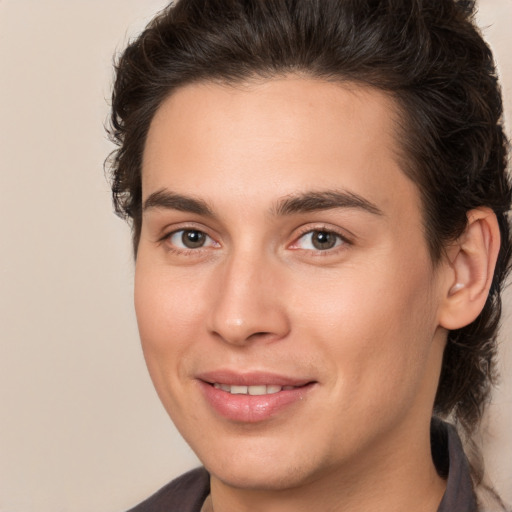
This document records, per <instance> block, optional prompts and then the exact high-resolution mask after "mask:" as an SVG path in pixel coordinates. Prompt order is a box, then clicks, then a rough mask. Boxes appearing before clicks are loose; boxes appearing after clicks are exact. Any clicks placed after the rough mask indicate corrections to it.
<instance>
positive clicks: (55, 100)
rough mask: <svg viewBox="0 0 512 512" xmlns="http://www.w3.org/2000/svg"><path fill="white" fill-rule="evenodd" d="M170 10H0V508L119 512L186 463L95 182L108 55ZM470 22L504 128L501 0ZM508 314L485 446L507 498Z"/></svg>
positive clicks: (129, 269)
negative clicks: (494, 76)
mask: <svg viewBox="0 0 512 512" xmlns="http://www.w3.org/2000/svg"><path fill="white" fill-rule="evenodd" d="M165 3H166V2H165V1H162V0H160V1H157V0H0V236H1V239H0V240H1V241H0V329H1V330H0V332H1V338H0V512H36V511H37V512H90V511H92V510H94V511H96V512H107V511H122V510H125V509H127V508H128V507H129V506H132V505H134V504H135V503H137V502H138V501H140V500H142V499H143V498H145V497H146V496H148V495H149V494H150V493H152V492H153V491H154V490H156V489H157V488H158V487H159V486H161V485H163V484H164V483H166V482H167V481H169V480H170V479H171V478H173V477H174V476H176V475H178V474H179V473H181V472H183V471H184V470H185V469H188V468H190V467H192V466H194V465H195V464H196V463H197V462H196V459H195V457H194V455H193V454H192V453H191V451H190V449H189V448H188V447H187V446H186V445H185V443H184V442H183V441H182V440H181V438H180V437H179V435H178V434H177V433H176V431H175V429H174V427H173V426H172V424H171V422H170V420H169V419H168V418H167V416H166V414H165V412H164V410H163V408H162V407H161V405H160V403H159V402H158V399H157V397H156V393H155V392H154V390H153V388H152V385H151V383H150V380H149V377H148V376H147V372H146V368H145V365H144V361H143V357H142V352H141V350H140V347H139V341H138V333H137V327H136V322H135V316H134V312H133V305H132V286H133V262H132V257H131V252H130V251H131V247H130V236H129V230H128V228H127V227H126V226H125V224H124V223H123V222H122V221H121V220H119V219H117V218H116V217H115V216H114V215H113V214H112V208H111V204H110V194H109V187H108V184H107V182H106V180H105V178H104V174H103V160H104V159H105V157H106V156H107V154H108V153H109V152H110V151H111V150H112V149H113V148H112V146H111V145H110V143H109V142H108V141H107V140H106V136H105V133H104V130H103V123H104V121H105V119H106V117H107V115H108V98H109V96H110V83H111V78H112V57H113V55H114V53H115V52H116V50H119V49H122V48H123V47H124V45H125V44H126V42H127V40H128V38H129V37H131V36H133V35H135V34H136V33H137V32H138V31H139V30H140V29H141V28H142V27H143V26H144V24H145V22H147V21H148V19H149V17H150V16H151V15H152V14H153V13H155V12H156V11H157V10H159V9H160V8H161V7H163V6H164V4H165ZM479 19H480V23H481V25H482V26H483V27H484V33H485V34H486V36H487V37H488V39H490V40H491V42H492V44H493V46H494V48H495V52H496V56H497V60H498V63H499V66H500V71H501V74H502V78H503V86H504V94H505V97H506V105H507V116H508V119H509V123H510V122H512V104H511V101H512V53H511V52H510V48H512V40H511V36H510V31H509V27H510V24H511V22H512V0H485V1H484V0H482V5H481V14H480V17H479ZM485 27H486V28H485ZM511 311H512V300H510V299H509V300H508V303H507V305H506V316H507V317H508V319H507V320H506V324H505V327H504V330H503V334H502V340H503V342H502V354H501V357H502V365H503V368H504V377H503V382H502V385H501V389H500V390H499V392H498V393H497V394H496V395H495V398H494V405H493V406H492V407H491V409H490V412H489V415H488V421H486V424H485V425H486V435H485V438H484V441H485V451H486V456H487V459H488V467H489V471H490V474H491V475H492V476H493V478H494V480H495V482H496V483H497V484H498V487H499V489H500V490H501V491H502V493H503V495H504V496H505V497H506V498H507V499H508V500H509V501H512V434H511V432H512V378H511V377H512V376H511V374H512V344H511V342H510V334H511V333H512V320H511V319H510V312H511Z"/></svg>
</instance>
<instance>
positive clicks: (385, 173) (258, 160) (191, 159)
mask: <svg viewBox="0 0 512 512" xmlns="http://www.w3.org/2000/svg"><path fill="white" fill-rule="evenodd" d="M397 121H398V109H397V106H396V104H395V102H394V100H393V99H392V98H391V97H390V96H389V95H387V94H385V93H383V92H381V91H378V90H375V89H371V88H368V87H363V86H358V85H355V84H352V83H343V84H340V83H332V82H325V81H320V80H315V79H307V78H298V77H285V78H280V79H277V78H276V79H272V80H268V81H259V82H256V81H254V82H250V83H247V84H242V85H236V86H232V85H219V84H212V83H198V84H192V85H188V86H185V87H182V88H180V89H178V90H177V91H175V92H174V93H173V94H172V95H171V96H170V97H169V98H168V99H167V100H166V101H165V102H164V103H163V104H162V105H161V107H160V108H159V110H158V111H157V113H156V115H155V117H154V119H153V121H152V123H151V127H150V130H149V133H148V137H147V142H146V147H145V151H144V158H143V173H142V174H143V176H142V181H143V196H144V197H147V196H148V195H149V194H151V193H154V192H155V191H158V190H159V189H162V188H169V189H171V190H173V191H175V192H178V193H188V194H190V193H194V194H199V195H201V196H202V197H205V198H206V199H208V200H210V202H215V201H217V200H219V201H220V200H221V199H222V197H224V196H226V194H227V193H229V194H231V199H233V198H235V197H245V198H246V199H247V200H248V201H249V200H252V199H255V198H258V200H259V202H260V203H264V202H265V200H266V199H268V200H269V201H270V200H271V199H272V196H274V197H277V196H283V195H287V194H293V193H296V192H304V191H308V190H318V189H333V188H334V189H339V188H343V189H344V190H348V191H349V192H354V193H357V194H359V195H360V194H361V193H363V194H364V195H365V196H366V197H367V199H369V200H370V201H372V202H374V203H378V204H379V208H380V207H381V206H383V207H384V208H385V207H386V206H390V207H393V202H394V201H395V199H396V198H397V197H400V195H403V194H405V195H409V196H411V197H412V200H413V202H414V204H415V205H416V206H418V207H419V201H417V199H418V195H419V193H418V190H417V188H416V186H415V185H414V184H413V183H412V182H411V181H410V180H409V179H408V178H407V177H406V176H405V174H404V173H403V172H402V170H401V168H400V165H399V162H400V161H401V159H400V146H399V144H398V142H397V139H398V137H397V126H398V123H397ZM396 206H397V207H398V208H402V207H403V206H404V205H396ZM409 206H410V205H409Z"/></svg>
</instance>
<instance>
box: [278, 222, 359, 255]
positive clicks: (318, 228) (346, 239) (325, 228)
mask: <svg viewBox="0 0 512 512" xmlns="http://www.w3.org/2000/svg"><path fill="white" fill-rule="evenodd" d="M314 232H325V233H332V234H333V235H335V236H337V237H338V238H339V239H340V240H341V242H342V243H341V244H337V245H335V246H334V247H332V248H330V249H324V250H322V249H302V248H301V247H298V246H297V243H298V241H299V240H300V239H301V238H302V237H304V236H305V235H308V234H310V233H314ZM293 240H294V241H293V242H292V243H291V244H290V245H289V246H288V247H289V248H290V249H293V250H302V251H310V252H313V253H323V254H325V255H327V254H332V253H333V252H335V251H337V250H340V249H342V248H344V247H346V246H350V245H353V241H352V239H351V237H350V236H348V235H347V234H346V231H344V230H341V229H340V228H336V227H333V226H329V225H326V224H317V225H309V226H303V227H302V228H300V229H299V232H298V233H297V234H296V235H295V236H294V239H293Z"/></svg>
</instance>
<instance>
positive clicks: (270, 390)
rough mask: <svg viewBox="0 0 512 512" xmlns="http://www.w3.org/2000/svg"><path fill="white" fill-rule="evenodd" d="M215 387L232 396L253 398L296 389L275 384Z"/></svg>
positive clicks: (216, 384)
mask: <svg viewBox="0 0 512 512" xmlns="http://www.w3.org/2000/svg"><path fill="white" fill-rule="evenodd" d="M213 387H214V388H216V389H221V390H222V391H226V392H227V393H231V394H232V395H252V396H260V395H272V394H274V393H279V391H290V390H292V389H295V387H294V386H275V385H273V384H269V385H268V386H265V385H262V386H234V385H229V384H218V383H217V382H215V383H214V384H213Z"/></svg>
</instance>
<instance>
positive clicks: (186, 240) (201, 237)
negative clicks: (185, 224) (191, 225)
mask: <svg viewBox="0 0 512 512" xmlns="http://www.w3.org/2000/svg"><path fill="white" fill-rule="evenodd" d="M205 240H206V235H205V234H204V233H203V232H201V231H191V230H188V229H187V230H184V231H183V234H182V235H181V241H182V243H183V245H184V246H185V247H187V248H188V249H197V247H202V246H203V245H204V242H205Z"/></svg>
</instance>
